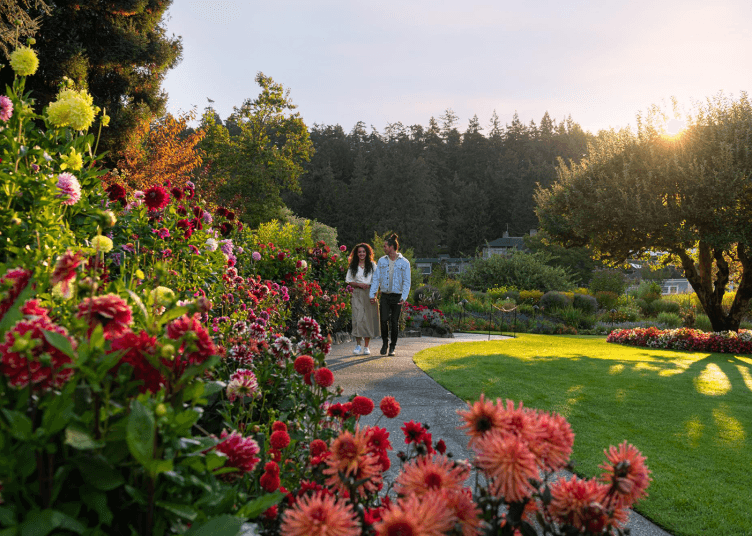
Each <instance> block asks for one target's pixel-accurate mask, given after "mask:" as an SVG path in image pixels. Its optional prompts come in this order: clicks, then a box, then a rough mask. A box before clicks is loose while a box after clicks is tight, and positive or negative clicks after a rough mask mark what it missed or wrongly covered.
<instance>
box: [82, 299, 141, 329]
mask: <svg viewBox="0 0 752 536" xmlns="http://www.w3.org/2000/svg"><path fill="white" fill-rule="evenodd" d="M76 318H85V319H86V320H87V321H88V322H89V325H90V328H89V333H91V331H92V330H93V329H94V326H95V325H96V324H100V325H101V326H102V328H104V337H105V339H108V340H109V339H113V338H115V337H118V336H120V335H122V334H123V333H125V332H126V331H128V326H130V325H131V324H133V313H132V312H131V308H130V307H129V306H128V304H127V303H125V300H123V298H121V297H120V296H118V295H117V294H107V295H105V296H94V297H93V298H84V300H83V301H81V303H79V304H78V314H77V315H76Z"/></svg>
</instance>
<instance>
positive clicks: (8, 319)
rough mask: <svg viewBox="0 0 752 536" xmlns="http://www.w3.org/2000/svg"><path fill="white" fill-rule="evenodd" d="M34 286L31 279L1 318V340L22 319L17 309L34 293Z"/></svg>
mask: <svg viewBox="0 0 752 536" xmlns="http://www.w3.org/2000/svg"><path fill="white" fill-rule="evenodd" d="M34 285H35V281H34V278H33V277H32V278H31V279H30V280H29V284H28V285H26V288H25V289H23V290H22V291H21V294H19V295H18V298H16V301H14V302H13V305H12V306H11V308H10V309H8V310H7V311H6V312H5V315H3V317H2V318H0V336H1V337H2V338H3V339H4V338H5V332H6V331H8V330H9V329H10V328H11V327H13V326H14V325H15V324H16V322H18V321H19V320H21V318H23V315H21V311H20V310H19V309H20V308H21V305H23V304H24V303H26V300H28V299H29V298H30V297H31V295H32V294H33V293H34Z"/></svg>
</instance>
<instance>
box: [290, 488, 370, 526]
mask: <svg viewBox="0 0 752 536" xmlns="http://www.w3.org/2000/svg"><path fill="white" fill-rule="evenodd" d="M280 534H282V536H358V535H359V534H361V529H360V523H358V517H357V515H356V514H355V511H354V510H353V506H352V504H350V503H349V502H347V501H346V500H345V499H342V498H336V497H334V496H332V495H327V494H326V493H317V494H315V495H313V496H311V497H309V496H304V497H302V498H301V499H300V500H298V501H296V503H295V505H294V506H293V507H292V508H289V509H287V510H285V513H284V514H283V515H282V525H281V527H280Z"/></svg>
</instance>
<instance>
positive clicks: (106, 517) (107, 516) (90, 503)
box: [81, 489, 115, 525]
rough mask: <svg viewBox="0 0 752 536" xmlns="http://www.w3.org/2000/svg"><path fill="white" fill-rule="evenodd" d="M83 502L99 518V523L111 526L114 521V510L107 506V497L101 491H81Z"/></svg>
mask: <svg viewBox="0 0 752 536" xmlns="http://www.w3.org/2000/svg"><path fill="white" fill-rule="evenodd" d="M81 500H82V501H83V502H84V504H85V505H86V507H87V508H89V510H93V511H94V512H96V513H97V515H98V516H99V522H100V523H101V524H103V525H109V524H111V523H112V520H113V519H114V517H115V516H114V515H113V514H112V510H110V507H109V506H107V495H106V494H104V493H102V492H101V491H95V490H92V489H86V490H82V491H81Z"/></svg>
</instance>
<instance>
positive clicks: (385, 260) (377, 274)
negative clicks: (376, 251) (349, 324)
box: [370, 253, 410, 301]
mask: <svg viewBox="0 0 752 536" xmlns="http://www.w3.org/2000/svg"><path fill="white" fill-rule="evenodd" d="M392 283H393V284H394V289H393V290H394V292H399V293H400V294H401V295H402V300H403V301H406V300H407V296H408V295H409V294H410V261H408V260H407V259H406V258H405V257H403V256H402V253H397V260H395V261H394V280H393V281H392ZM379 288H381V292H387V291H388V290H389V257H388V256H386V255H384V256H383V257H381V258H380V259H379V262H378V263H377V264H376V270H375V271H374V273H373V279H372V280H371V292H370V296H371V298H375V297H376V291H378V290H379Z"/></svg>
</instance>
